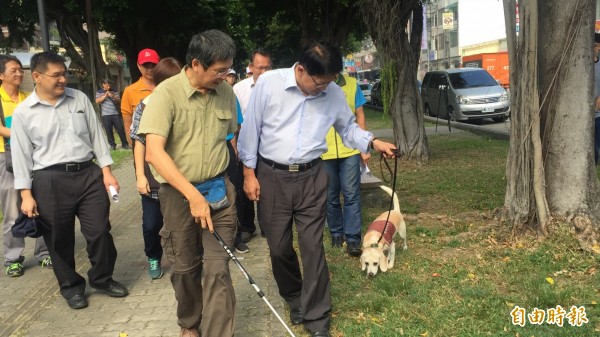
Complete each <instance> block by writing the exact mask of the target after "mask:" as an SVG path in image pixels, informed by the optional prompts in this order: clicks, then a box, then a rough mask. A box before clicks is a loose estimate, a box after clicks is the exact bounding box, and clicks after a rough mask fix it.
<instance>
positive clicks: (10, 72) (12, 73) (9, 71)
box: [6, 68, 25, 75]
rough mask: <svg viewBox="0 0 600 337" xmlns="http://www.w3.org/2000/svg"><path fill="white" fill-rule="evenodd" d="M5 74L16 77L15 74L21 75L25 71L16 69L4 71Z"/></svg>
mask: <svg viewBox="0 0 600 337" xmlns="http://www.w3.org/2000/svg"><path fill="white" fill-rule="evenodd" d="M6 73H7V74H9V75H16V74H17V73H19V74H21V75H23V74H24V73H25V70H23V69H17V68H13V69H6Z"/></svg>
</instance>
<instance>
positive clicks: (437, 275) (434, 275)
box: [431, 273, 442, 277]
mask: <svg viewBox="0 0 600 337" xmlns="http://www.w3.org/2000/svg"><path fill="white" fill-rule="evenodd" d="M431 276H433V277H440V276H442V275H440V274H438V273H433V274H431Z"/></svg>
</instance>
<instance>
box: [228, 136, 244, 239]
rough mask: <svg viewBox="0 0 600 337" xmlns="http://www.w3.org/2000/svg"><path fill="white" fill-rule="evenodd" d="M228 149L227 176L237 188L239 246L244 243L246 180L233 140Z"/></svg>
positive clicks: (236, 204)
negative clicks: (242, 218)
mask: <svg viewBox="0 0 600 337" xmlns="http://www.w3.org/2000/svg"><path fill="white" fill-rule="evenodd" d="M227 149H228V150H229V165H228V166H227V175H228V176H229V180H230V181H231V183H232V184H233V187H235V210H236V212H237V234H236V235H235V242H234V245H236V246H237V245H238V244H239V243H240V242H242V230H241V228H240V225H241V221H240V216H241V214H242V213H243V208H242V200H241V198H242V196H243V195H245V193H244V180H243V177H242V175H241V174H240V173H241V171H240V164H239V162H238V160H237V156H236V155H235V151H234V150H233V146H232V145H231V140H228V141H227Z"/></svg>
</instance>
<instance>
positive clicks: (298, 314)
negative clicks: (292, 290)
mask: <svg viewBox="0 0 600 337" xmlns="http://www.w3.org/2000/svg"><path fill="white" fill-rule="evenodd" d="M302 321H304V316H303V315H302V308H296V309H292V308H290V322H292V324H293V325H298V324H300V323H302Z"/></svg>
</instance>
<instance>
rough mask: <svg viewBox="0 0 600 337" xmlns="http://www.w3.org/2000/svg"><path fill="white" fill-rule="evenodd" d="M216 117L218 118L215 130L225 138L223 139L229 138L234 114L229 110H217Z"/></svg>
mask: <svg viewBox="0 0 600 337" xmlns="http://www.w3.org/2000/svg"><path fill="white" fill-rule="evenodd" d="M214 112H215V115H216V116H217V118H216V120H215V123H216V125H215V126H214V127H215V130H217V131H218V134H219V137H220V136H223V139H225V137H226V136H227V129H228V128H229V123H231V119H232V118H233V113H232V112H231V110H229V109H215V110H214Z"/></svg>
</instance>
